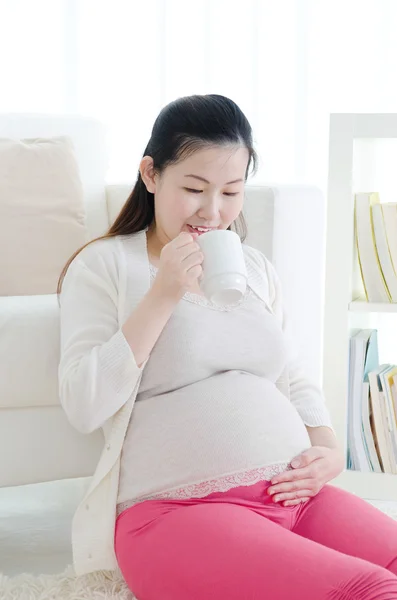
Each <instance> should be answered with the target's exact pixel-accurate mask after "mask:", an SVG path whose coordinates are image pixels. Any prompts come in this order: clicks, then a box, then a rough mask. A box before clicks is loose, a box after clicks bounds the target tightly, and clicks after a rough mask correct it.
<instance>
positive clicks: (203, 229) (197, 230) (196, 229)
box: [186, 225, 218, 235]
mask: <svg viewBox="0 0 397 600" xmlns="http://www.w3.org/2000/svg"><path fill="white" fill-rule="evenodd" d="M186 227H187V229H188V231H189V233H198V234H199V235H203V233H207V232H208V231H214V230H215V229H218V228H217V227H200V226H197V227H193V225H186Z"/></svg>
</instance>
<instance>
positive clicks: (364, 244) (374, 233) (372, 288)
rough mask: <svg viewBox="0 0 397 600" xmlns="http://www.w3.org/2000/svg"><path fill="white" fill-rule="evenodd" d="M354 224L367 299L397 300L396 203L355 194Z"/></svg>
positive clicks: (364, 194)
mask: <svg viewBox="0 0 397 600" xmlns="http://www.w3.org/2000/svg"><path fill="white" fill-rule="evenodd" d="M354 226H355V240H356V246H357V253H358V260H359V264H360V270H361V277H362V280H363V284H364V289H365V294H366V297H367V301H368V302H397V203H395V202H387V203H383V204H381V202H380V200H379V194H378V192H365V193H359V194H355V201H354Z"/></svg>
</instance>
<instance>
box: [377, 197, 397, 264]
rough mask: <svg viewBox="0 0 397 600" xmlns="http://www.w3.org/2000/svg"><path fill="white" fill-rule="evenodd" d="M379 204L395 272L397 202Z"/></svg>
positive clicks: (396, 262) (396, 255) (396, 258)
mask: <svg viewBox="0 0 397 600" xmlns="http://www.w3.org/2000/svg"><path fill="white" fill-rule="evenodd" d="M381 206H382V212H383V222H384V225H385V229H386V238H387V244H388V246H389V252H390V256H391V260H392V264H393V269H394V272H395V273H396V274H397V203H396V202H385V203H383V204H382V205H381Z"/></svg>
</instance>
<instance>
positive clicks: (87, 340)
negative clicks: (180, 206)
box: [58, 258, 146, 433]
mask: <svg viewBox="0 0 397 600" xmlns="http://www.w3.org/2000/svg"><path fill="white" fill-rule="evenodd" d="M60 305H61V310H60V338H61V339H60V341H61V348H60V350H61V356H60V363H59V370H58V374H59V395H60V402H61V405H62V407H63V409H64V411H65V413H66V415H67V417H68V420H69V422H70V423H71V424H72V425H73V427H75V428H76V429H77V430H78V431H80V432H82V433H91V432H93V431H95V430H96V429H98V428H100V427H102V426H103V425H104V423H105V422H106V421H107V420H108V419H109V418H110V417H112V416H113V415H114V414H115V413H116V412H117V411H118V410H119V409H120V408H121V407H122V406H123V405H124V404H125V403H126V402H127V400H128V399H129V397H130V396H131V394H132V393H133V391H134V388H135V387H136V385H137V384H138V382H139V380H140V374H141V372H142V370H143V369H144V366H145V364H146V361H145V363H144V364H143V365H141V367H138V366H137V363H136V361H135V358H134V355H133V353H132V350H131V347H130V346H129V344H128V342H127V340H126V338H125V336H124V334H123V332H122V330H121V328H120V326H119V323H118V310H117V297H115V290H114V286H113V287H112V285H111V283H110V282H108V281H106V280H105V278H103V277H101V276H100V275H98V274H97V273H96V272H94V271H93V270H91V269H90V268H89V267H87V266H86V265H85V263H84V262H82V261H80V260H79V259H78V258H77V259H75V260H74V261H73V263H72V264H71V265H70V267H69V270H68V272H67V274H66V277H65V279H64V282H63V287H62V292H61V295H60Z"/></svg>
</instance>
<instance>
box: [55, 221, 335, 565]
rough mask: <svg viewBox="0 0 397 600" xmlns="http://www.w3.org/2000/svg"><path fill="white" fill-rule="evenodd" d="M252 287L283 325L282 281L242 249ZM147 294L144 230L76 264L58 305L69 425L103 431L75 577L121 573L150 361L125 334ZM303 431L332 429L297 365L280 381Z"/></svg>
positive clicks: (97, 245) (254, 253)
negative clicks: (124, 485) (123, 508)
mask: <svg viewBox="0 0 397 600" xmlns="http://www.w3.org/2000/svg"><path fill="white" fill-rule="evenodd" d="M243 248H244V253H245V259H246V265H247V272H248V279H249V285H250V286H251V288H252V289H253V291H254V292H255V293H257V294H258V296H259V297H260V298H261V299H262V300H263V301H264V302H265V303H266V304H267V306H268V307H269V309H270V310H271V311H272V312H273V313H274V314H275V316H276V317H277V318H278V319H279V322H280V324H281V325H282V327H283V329H284V330H285V311H284V310H283V301H282V291H281V286H280V281H279V278H278V276H277V274H276V271H275V269H274V267H273V265H272V264H271V263H270V261H269V260H268V259H267V258H266V257H265V256H264V255H263V254H262V253H261V252H259V251H258V250H256V249H254V248H251V247H250V246H247V245H245V244H244V245H243ZM149 287H150V268H149V259H148V253H147V243H146V231H142V232H139V233H137V234H133V235H130V236H118V237H115V238H111V239H107V240H100V241H98V242H94V243H93V244H91V245H89V246H88V247H87V248H85V249H84V250H83V251H82V252H81V253H80V254H79V255H78V257H77V258H76V259H75V260H74V261H73V263H72V264H71V266H70V267H69V270H68V272H67V274H66V277H65V280H64V283H63V288H62V293H61V297H60V301H61V360H60V365H59V392H60V399H61V404H62V406H63V408H64V410H65V412H66V415H67V417H68V419H69V421H70V423H71V424H72V425H73V426H74V427H75V428H76V429H78V430H79V431H81V432H83V433H90V432H92V431H94V430H95V429H98V428H100V427H101V428H102V429H103V432H104V436H105V445H104V449H103V452H102V454H101V457H100V460H99V463H98V465H97V468H96V471H95V473H94V475H93V477H92V481H91V484H90V487H89V489H88V491H87V493H86V495H85V497H84V499H83V500H82V502H81V503H80V504H79V506H78V508H77V510H76V513H75V515H74V519H73V525H72V545H73V560H74V567H75V571H76V574H77V575H82V574H85V573H89V572H92V571H98V570H113V569H117V561H116V556H115V552H114V529H115V519H116V504H117V493H118V484H119V470H120V456H121V450H122V446H123V441H124V437H125V434H126V430H127V427H128V423H129V420H130V416H131V413H132V410H133V406H134V401H135V398H136V395H137V392H138V389H139V384H140V380H141V376H142V372H143V369H144V367H145V365H146V362H147V361H145V363H144V364H143V365H142V366H141V367H140V368H139V367H138V366H137V364H136V361H135V358H134V355H133V353H132V351H131V348H130V346H129V344H128V343H127V340H126V339H125V337H124V334H123V332H122V331H121V327H122V325H123V324H124V322H125V321H126V320H127V319H128V317H129V315H130V314H131V312H132V310H134V308H135V307H136V306H137V305H138V304H139V302H140V301H141V299H142V298H143V297H144V296H145V294H146V293H147V291H148V290H149ZM277 387H278V388H279V390H280V391H281V392H282V393H284V394H285V395H286V397H287V398H289V399H290V401H291V402H292V403H293V404H294V406H295V407H296V409H297V411H298V413H299V415H300V416H301V418H302V420H303V421H304V422H305V424H307V425H309V426H312V427H317V426H322V425H325V426H328V427H330V428H331V429H332V430H333V431H334V429H333V427H332V423H331V419H330V416H329V413H328V410H327V408H326V405H325V399H324V397H323V394H322V391H321V389H320V388H319V387H318V386H317V385H316V384H315V383H314V382H313V381H311V380H309V379H308V378H307V377H305V374H304V372H303V371H302V369H301V368H300V366H299V361H298V360H296V361H295V360H294V361H293V362H291V363H289V364H288V369H287V368H286V369H285V370H284V372H283V374H282V375H281V377H280V378H279V379H278V381H277Z"/></svg>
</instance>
